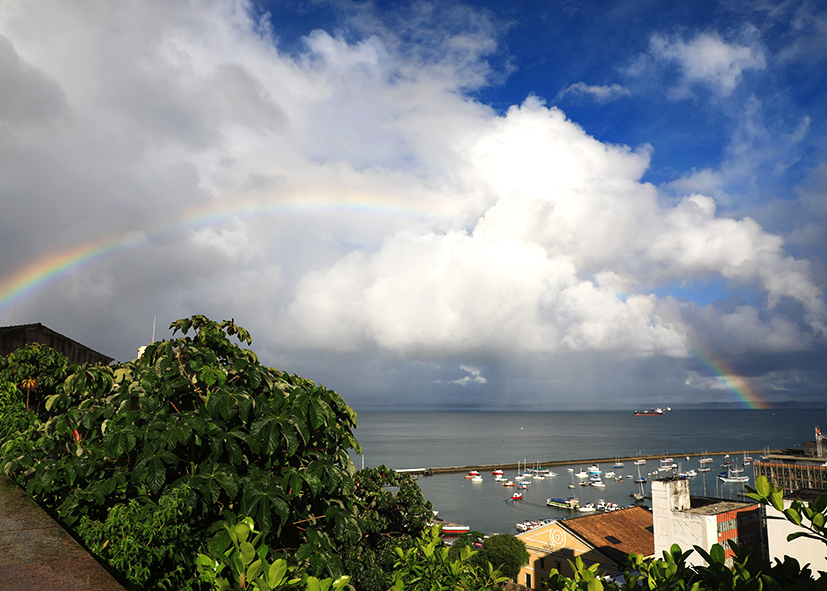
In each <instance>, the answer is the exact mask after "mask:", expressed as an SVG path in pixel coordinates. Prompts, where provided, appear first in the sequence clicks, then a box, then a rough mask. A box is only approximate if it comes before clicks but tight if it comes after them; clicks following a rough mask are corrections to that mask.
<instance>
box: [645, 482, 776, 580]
mask: <svg viewBox="0 0 827 591" xmlns="http://www.w3.org/2000/svg"><path fill="white" fill-rule="evenodd" d="M652 517H653V520H654V528H655V555H656V556H660V555H661V554H662V552H663V551H667V552H668V551H669V548H671V546H672V544H677V545H678V546H680V547H681V549H682V550H689V549H691V548H692V547H693V546H700V547H701V548H703V549H704V550H706V551H707V552H708V551H709V550H710V549H711V548H712V546H713V545H714V544H721V546H723V548H724V550H725V551H726V557H727V560H728V561H729V562H730V563H731V559H732V557H733V555H734V554H733V552H732V549H731V548H730V547H729V544H728V542H729V541H730V540H731V541H733V542H734V543H736V544H737V545H738V546H753V547H754V548H755V549H756V550H757V551H758V552H760V553H761V554H762V555H763V556H767V554H768V552H767V548H766V534H765V532H764V527H763V513H762V507H761V505H760V504H758V503H754V502H744V501H730V500H725V499H713V498H709V497H691V496H690V495H689V481H688V480H681V479H678V478H662V479H658V480H653V481H652ZM687 562H689V563H690V564H693V565H697V566H702V565H705V564H706V561H704V559H703V558H702V557H701V555H700V554H698V553H697V552H693V553H692V554H690V555H689V557H688V558H687Z"/></svg>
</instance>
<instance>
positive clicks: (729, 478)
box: [718, 470, 749, 482]
mask: <svg viewBox="0 0 827 591" xmlns="http://www.w3.org/2000/svg"><path fill="white" fill-rule="evenodd" d="M718 480H720V481H721V482H749V476H733V475H732V470H727V471H726V472H721V473H720V474H719V475H718Z"/></svg>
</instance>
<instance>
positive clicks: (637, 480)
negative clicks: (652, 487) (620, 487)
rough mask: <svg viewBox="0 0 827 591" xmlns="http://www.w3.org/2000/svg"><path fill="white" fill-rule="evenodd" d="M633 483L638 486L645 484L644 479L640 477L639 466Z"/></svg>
mask: <svg viewBox="0 0 827 591" xmlns="http://www.w3.org/2000/svg"><path fill="white" fill-rule="evenodd" d="M635 482H636V483H638V484H643V483H644V482H646V479H645V478H644V477H643V476H641V475H640V466H638V467H637V478H635Z"/></svg>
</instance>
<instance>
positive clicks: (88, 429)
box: [0, 316, 827, 591]
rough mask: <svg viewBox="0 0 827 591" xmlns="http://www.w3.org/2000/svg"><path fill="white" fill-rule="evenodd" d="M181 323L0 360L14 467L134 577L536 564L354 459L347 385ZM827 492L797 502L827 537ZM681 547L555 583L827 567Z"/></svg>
mask: <svg viewBox="0 0 827 591" xmlns="http://www.w3.org/2000/svg"><path fill="white" fill-rule="evenodd" d="M170 328H171V329H172V331H173V333H172V334H173V337H174V338H172V339H171V340H168V341H160V342H156V343H153V344H151V345H150V346H148V347H147V348H146V350H145V351H144V353H143V355H142V356H141V357H140V358H138V359H136V360H134V361H131V362H127V363H122V364H118V365H112V366H107V367H101V366H73V365H71V364H69V363H68V361H66V359H65V358H64V357H63V356H61V355H59V354H58V353H56V352H54V351H52V350H51V349H49V348H48V347H44V346H41V345H30V346H27V347H24V348H23V349H20V350H18V351H16V352H15V353H12V354H11V355H9V356H7V357H5V358H0V464H2V466H3V470H4V472H5V473H6V474H7V475H8V476H9V477H11V478H12V479H14V480H15V481H16V482H18V483H19V484H20V485H21V486H23V487H24V488H25V489H26V491H27V492H28V493H29V494H30V495H31V496H32V497H33V498H34V499H35V500H36V501H37V502H38V503H40V504H41V506H43V507H45V508H47V510H49V511H50V512H52V514H54V515H55V516H56V517H57V518H58V519H59V520H60V521H61V522H62V523H63V524H64V525H65V526H66V527H69V528H71V529H72V530H73V531H74V532H75V533H76V535H77V536H78V537H79V538H80V539H81V540H82V541H83V543H84V544H85V545H86V547H87V548H88V549H89V550H90V551H91V552H92V553H93V554H95V555H96V556H98V557H99V558H100V559H101V560H103V561H105V562H106V563H108V564H109V565H110V567H111V568H112V570H113V571H114V572H115V573H117V574H118V576H119V578H120V580H121V582H122V583H123V584H124V585H125V586H126V587H127V588H128V589H134V590H147V591H148V590H155V589H158V590H160V589H175V590H179V589H180V590H196V589H198V590H205V589H216V590H218V589H258V590H260V591H267V590H269V589H284V590H287V589H301V590H304V589H307V590H308V591H317V590H318V591H340V590H343V589H353V590H357V591H386V590H388V589H393V590H394V591H402V590H404V589H412V590H441V589H445V590H448V589H466V590H469V591H470V590H487V589H497V588H499V587H500V586H501V584H502V583H503V582H504V581H506V580H507V579H508V578H511V577H514V576H515V574H516V573H517V572H518V571H519V568H520V566H522V565H524V564H525V563H526V562H527V554H526V553H525V547H524V546H523V545H522V543H521V542H520V541H519V540H518V539H517V538H515V537H514V536H493V537H491V538H489V539H487V540H485V543H484V544H483V548H482V550H481V551H475V550H473V549H472V547H471V546H470V545H469V544H460V545H458V546H457V547H456V548H454V549H453V550H452V549H450V548H449V547H448V546H446V545H445V544H444V542H443V540H442V538H441V536H440V532H439V529H438V528H436V527H430V526H429V524H430V521H431V518H432V510H431V509H432V507H431V504H430V503H429V502H428V501H426V500H425V499H424V498H423V497H422V493H421V491H420V489H419V487H418V486H417V485H416V483H415V482H414V481H413V480H412V479H411V477H410V476H408V475H403V474H398V473H396V472H394V471H393V470H390V469H388V468H386V467H384V466H383V467H380V468H376V469H367V470H361V471H356V469H355V467H354V465H353V463H352V462H351V460H350V458H349V456H348V451H349V450H354V451H355V452H357V453H358V452H359V451H360V450H359V444H358V442H357V441H356V439H355V438H354V436H353V429H354V427H355V426H356V413H355V412H354V411H353V410H352V409H351V408H350V407H349V406H348V405H347V404H345V402H344V400H343V399H342V397H341V396H340V395H339V394H337V393H336V392H334V391H332V390H328V389H327V388H325V387H323V386H320V385H317V384H315V383H313V382H311V381H310V380H307V379H304V378H301V377H299V376H296V375H289V374H286V373H284V372H282V371H279V370H277V369H273V368H269V367H266V366H264V365H262V364H261V363H260V362H259V360H258V357H257V356H256V355H255V353H253V352H252V351H251V350H249V349H246V348H244V347H243V345H248V346H249V345H251V344H252V338H251V336H250V334H249V333H248V332H247V331H246V330H245V329H244V328H242V327H240V326H238V325H236V324H235V323H234V322H233V321H232V320H230V321H223V322H215V321H212V320H209V319H207V318H205V317H203V316H193V317H191V318H188V319H182V320H178V321H176V322H173V323H172V324H171V325H170ZM757 488H758V490H757V491H756V492H755V493H754V494H755V495H756V498H759V499H760V500H762V502H766V503H773V504H775V503H777V502H778V498H779V495H778V492H777V491H775V490H774V489H772V488H771V487H770V486H769V485H767V484H766V483H762V482H760V481H759V483H758V485H757ZM825 505H827V501H825V502H823V503H821V504H820V505H814V506H812V507H804V506H794V508H793V509H794V511H792V512H788V513H787V517H788V519H791V520H793V522H796V521H795V519H794V517H795V516H796V515H797V516H798V521H797V523H799V524H802V525H803V526H804V527H806V528H808V529H805V530H802V532H803V534H802V535H809V536H814V537H818V538H819V539H822V540H823V539H824V531H823V525H824V509H825ZM699 551H700V552H702V553H703V551H702V550H699ZM685 557H686V554H685V553H682V552H681V550H680V549H679V548H676V547H675V548H673V549H672V552H671V553H669V554H667V555H665V556H664V558H663V559H661V560H655V561H648V562H645V561H643V560H642V559H640V558H639V557H634V556H633V557H632V561H631V562H630V565H629V568H630V572H629V573H628V575H627V578H626V582H625V583H624V584H623V585H621V586H618V585H617V584H615V583H612V582H608V581H603V580H601V579H599V578H598V577H597V576H596V573H595V568H589V569H586V568H584V567H583V565H582V563H577V564H576V565H575V566H576V567H577V570H576V574H575V576H574V577H572V578H570V579H568V578H564V577H561V576H560V575H559V574H555V575H553V576H552V579H551V581H550V584H551V587H552V588H554V589H567V590H574V589H584V590H586V589H587V590H588V591H600V590H601V589H604V588H606V589H628V590H632V589H638V588H639V586H640V585H645V586H646V587H648V588H650V589H673V588H674V589H682V590H683V589H685V590H687V591H690V590H701V589H744V590H747V591H753V590H754V591H761V590H763V589H792V588H796V589H818V590H824V591H827V578H825V577H824V576H820V577H819V578H818V579H816V578H815V577H814V576H813V575H812V573H811V572H810V571H809V570H808V569H807V568H806V567H805V568H801V567H800V566H799V565H798V564H797V563H796V562H795V561H793V560H791V559H789V560H787V561H785V562H784V563H782V564H776V565H774V566H771V565H769V564H765V563H763V562H762V561H760V560H758V559H756V557H755V556H753V555H752V554H751V553H750V552H749V550H748V549H743V550H742V549H738V553H737V559H736V564H735V566H734V567H733V568H732V569H729V568H727V567H726V566H725V565H724V563H723V549H721V548H720V547H717V548H714V549H713V551H712V552H710V553H709V554H705V558H706V560H707V562H708V566H707V567H705V568H701V569H698V568H691V567H688V566H687V565H686V564H685ZM491 563H494V565H495V566H496V567H497V568H494V566H492V564H491ZM498 569H500V570H501V571H502V573H505V574H506V575H507V577H506V576H504V575H503V574H502V573H501V572H500V570H498Z"/></svg>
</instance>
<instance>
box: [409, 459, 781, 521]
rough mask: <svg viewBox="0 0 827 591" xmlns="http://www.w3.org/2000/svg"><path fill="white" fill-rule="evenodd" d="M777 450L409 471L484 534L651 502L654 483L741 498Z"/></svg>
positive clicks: (450, 514) (456, 516)
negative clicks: (758, 464)
mask: <svg viewBox="0 0 827 591" xmlns="http://www.w3.org/2000/svg"><path fill="white" fill-rule="evenodd" d="M771 451H772V450H767V449H766V448H765V449H763V450H750V449H739V450H729V451H715V452H691V453H688V454H687V453H684V454H669V455H666V454H648V455H646V456H644V455H634V456H625V457H617V458H609V457H601V458H588V459H584V460H577V461H571V460H567V461H552V462H534V463H532V462H531V461H528V462H526V464H523V463H522V462H520V464H519V467H518V464H517V463H514V464H500V465H489V464H482V465H475V466H448V467H442V468H439V469H436V470H434V469H430V468H429V469H424V468H423V469H418V470H417V469H407V470H405V472H407V473H414V474H422V475H428V477H427V478H425V477H423V478H420V479H419V481H418V482H419V486H420V488H421V489H422V492H423V496H424V497H425V498H426V499H428V500H430V501H431V502H432V503H433V505H434V509H435V510H437V511H439V514H440V517H441V518H443V519H445V520H448V521H450V522H452V523H454V524H461V526H462V527H466V528H470V529H472V530H478V531H483V532H485V533H489V534H493V533H518V532H520V531H525V529H530V528H532V527H535V526H536V524H543V523H548V522H549V521H550V520H556V519H567V518H570V517H577V516H580V515H583V514H586V513H589V512H604V511H613V510H617V509H619V508H623V507H628V506H632V505H641V504H642V505H644V506H647V505H648V504H649V502H650V499H651V483H652V481H654V480H657V479H661V478H680V479H685V480H688V481H689V487H690V490H691V491H692V494H693V495H696V496H703V497H713V498H719V499H731V500H742V499H743V497H744V492H745V486H749V485H751V484H754V478H753V469H752V466H751V464H752V460H753V455H754V456H755V459H758V458H759V457H761V455H763V454H766V453H768V452H771Z"/></svg>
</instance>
